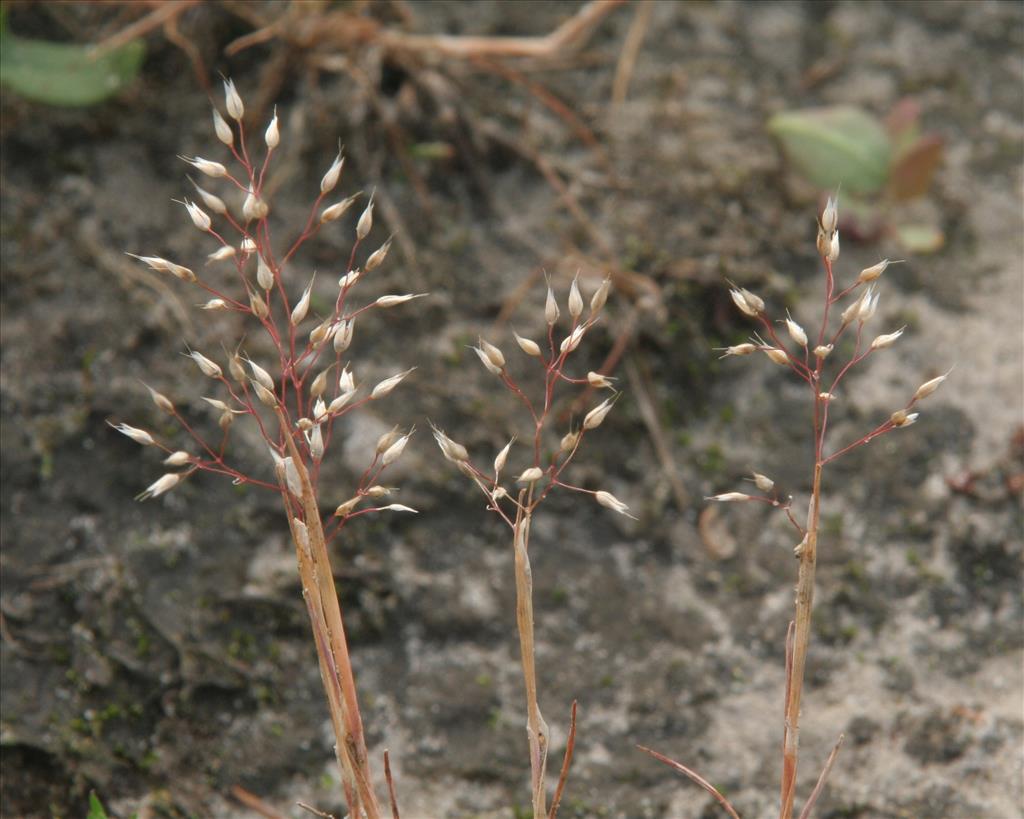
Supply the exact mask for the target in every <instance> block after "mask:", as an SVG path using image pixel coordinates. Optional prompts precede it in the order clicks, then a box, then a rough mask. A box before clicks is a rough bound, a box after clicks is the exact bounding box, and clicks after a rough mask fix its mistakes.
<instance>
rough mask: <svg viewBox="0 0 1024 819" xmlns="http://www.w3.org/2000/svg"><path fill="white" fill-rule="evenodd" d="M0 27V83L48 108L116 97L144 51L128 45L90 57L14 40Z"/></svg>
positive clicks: (88, 49)
mask: <svg viewBox="0 0 1024 819" xmlns="http://www.w3.org/2000/svg"><path fill="white" fill-rule="evenodd" d="M3 22H5V21H0V83H2V84H3V85H5V86H7V87H9V88H11V89H13V90H14V91H17V92H18V93H19V94H21V95H22V96H23V97H26V98H27V99H30V100H34V101H35V102H44V103H47V104H49V105H66V106H84V105H93V104H94V103H97V102H100V101H102V100H104V99H106V98H107V97H109V96H111V95H112V94H116V93H117V92H118V91H120V90H121V89H122V88H123V87H124V86H125V85H127V84H128V83H130V82H131V81H132V80H133V79H135V77H136V75H137V74H138V73H139V67H140V66H141V65H142V58H143V57H144V56H145V53H146V47H145V45H144V44H143V42H142V41H141V40H133V41H132V42H130V43H126V44H125V45H123V46H121V47H120V48H115V49H112V50H110V51H105V52H103V53H102V54H96V53H95V49H94V48H93V46H90V45H75V44H72V43H50V42H46V41H45V40H30V39H27V38H25V37H18V36H17V35H15V34H11V33H9V32H8V31H7V30H6V26H3Z"/></svg>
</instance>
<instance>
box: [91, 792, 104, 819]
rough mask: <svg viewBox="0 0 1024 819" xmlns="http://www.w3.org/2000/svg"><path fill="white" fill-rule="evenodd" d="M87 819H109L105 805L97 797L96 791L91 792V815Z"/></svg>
mask: <svg viewBox="0 0 1024 819" xmlns="http://www.w3.org/2000/svg"><path fill="white" fill-rule="evenodd" d="M85 819H108V817H107V812H106V811H105V810H103V803H102V802H100V798H99V797H98V796H97V795H96V791H89V813H88V815H87V816H86V818H85Z"/></svg>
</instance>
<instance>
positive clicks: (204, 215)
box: [114, 81, 424, 817]
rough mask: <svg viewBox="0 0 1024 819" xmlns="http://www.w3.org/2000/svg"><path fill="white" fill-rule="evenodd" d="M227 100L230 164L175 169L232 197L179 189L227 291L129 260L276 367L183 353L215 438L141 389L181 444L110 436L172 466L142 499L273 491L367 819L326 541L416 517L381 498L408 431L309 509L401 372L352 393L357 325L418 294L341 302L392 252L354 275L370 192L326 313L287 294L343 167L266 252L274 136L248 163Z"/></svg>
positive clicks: (140, 435)
mask: <svg viewBox="0 0 1024 819" xmlns="http://www.w3.org/2000/svg"><path fill="white" fill-rule="evenodd" d="M225 103H226V104H225V108H226V111H227V115H228V116H227V118H225V117H224V116H223V115H221V113H220V112H219V111H217V110H216V109H215V110H214V112H213V124H214V130H215V132H216V135H217V138H218V139H219V140H220V142H221V143H223V145H224V146H225V147H226V148H227V150H228V152H229V153H230V155H231V159H232V160H233V166H232V168H229V167H228V166H225V165H224V164H222V163H220V162H216V161H213V160H209V159H204V158H202V157H182V159H183V160H184V161H185V162H187V163H188V164H189V165H191V166H192V168H193V169H195V170H196V171H197V172H198V173H199V174H201V175H203V176H204V177H206V178H208V179H210V180H214V181H215V182H216V183H217V184H220V185H222V186H223V187H225V188H226V190H227V194H228V196H229V198H231V195H232V194H233V195H234V198H235V199H237V200H238V201H240V203H241V204H240V205H239V206H238V207H237V208H232V207H229V206H228V204H227V203H226V202H225V200H224V199H222V198H221V197H220V196H218V195H217V194H215V193H212V192H210V191H208V190H205V189H204V188H202V187H200V185H198V184H197V183H196V182H195V181H194V180H190V181H192V185H193V187H194V188H195V191H196V194H197V196H198V200H199V201H200V202H201V204H198V203H197V202H195V201H192V200H190V199H184V200H182V202H181V204H182V205H183V206H184V207H185V209H186V211H187V213H188V216H189V218H190V219H191V222H192V224H193V225H194V226H195V227H196V229H198V230H199V231H200V232H201V233H203V234H205V235H206V237H208V238H209V239H212V240H213V241H214V243H215V245H216V248H215V249H214V251H213V252H211V253H210V254H209V256H208V264H215V265H230V267H231V268H233V270H232V271H231V274H230V277H229V278H230V280H233V282H234V284H233V286H227V285H221V284H215V278H214V277H207V276H200V275H197V274H196V273H195V272H193V270H192V269H190V268H188V267H185V266H183V265H180V264H177V263H175V262H171V261H168V260H167V259H163V258H160V257H156V256H135V255H134V254H130V255H133V256H134V257H135V258H137V259H139V260H140V261H141V262H143V263H145V264H146V265H148V266H149V267H150V268H151V269H153V270H156V271H158V272H161V273H168V274H170V275H171V276H174V277H175V278H177V279H180V280H182V281H184V282H186V283H187V284H189V285H191V286H193V287H195V288H198V289H200V290H202V291H204V292H205V298H206V299H207V300H206V301H205V302H204V303H203V304H201V305H200V308H201V309H202V310H205V311H210V312H229V313H232V312H233V313H237V314H241V315H243V316H245V317H246V318H248V319H250V320H251V321H253V322H254V323H255V324H256V325H258V327H259V329H261V330H262V331H263V335H264V336H265V338H266V339H267V340H268V341H269V343H270V345H271V347H272V349H273V351H274V357H275V358H276V361H274V362H273V363H272V364H271V363H270V362H268V361H264V362H263V363H262V364H261V363H258V362H257V360H256V354H255V353H253V354H252V355H250V354H249V352H248V351H247V350H246V349H245V347H244V344H243V342H237V343H236V344H232V345H231V347H232V351H231V352H229V353H227V354H226V365H227V366H226V371H225V368H224V367H222V366H221V364H218V363H217V362H216V361H214V360H213V359H211V358H209V357H207V356H206V355H204V354H202V353H200V352H199V351H197V350H193V349H189V350H188V351H187V353H186V355H187V356H188V357H189V358H190V359H191V360H192V362H193V363H194V364H195V365H196V367H197V368H198V369H199V372H200V373H201V374H202V375H203V376H205V377H206V378H208V379H209V380H210V381H211V382H212V384H213V385H214V387H215V388H216V389H217V390H218V393H219V395H218V396H217V397H204V399H203V400H204V401H206V403H207V404H209V405H210V406H212V407H213V408H214V409H215V410H216V411H217V413H218V417H219V426H220V430H221V433H220V437H219V440H217V441H211V440H208V439H207V438H205V437H204V436H203V435H201V434H200V433H199V432H198V431H197V430H196V428H195V427H194V426H193V425H192V424H191V423H190V422H189V421H188V420H187V419H186V417H185V416H184V415H183V414H182V413H181V412H179V410H178V408H177V407H176V406H175V404H174V403H173V402H172V401H171V400H170V399H169V398H167V397H166V396H165V395H163V394H161V393H159V392H157V391H156V390H155V389H153V388H151V387H147V388H148V389H149V393H150V395H151V397H152V399H153V402H154V403H155V404H156V406H157V407H158V408H159V409H160V410H161V411H163V412H165V413H167V414H168V415H169V416H171V417H172V418H174V420H175V421H177V422H178V424H179V425H180V426H181V428H182V430H183V431H184V433H185V435H186V437H187V438H189V439H191V442H192V445H191V446H189V447H185V448H178V447H176V446H171V445H169V444H166V443H164V442H163V441H161V440H159V439H158V438H157V437H156V436H155V435H154V434H152V433H150V432H147V431H145V430H142V429H138V428H136V427H132V426H129V425H127V424H124V423H121V424H117V425H116V426H114V428H115V429H117V430H118V431H119V432H122V433H124V434H125V435H127V436H128V437H130V438H131V439H132V440H134V441H136V442H137V443H140V444H143V445H145V446H151V447H154V448H157V449H160V450H162V451H163V452H164V453H166V457H165V458H164V463H165V464H166V465H168V466H170V467H172V468H174V469H175V470H176V471H171V472H167V473H166V474H164V475H163V476H161V477H160V478H158V479H157V480H156V481H154V482H153V483H152V484H151V485H150V486H149V487H147V488H146V489H145V491H143V492H142V493H141V494H140V495H139V496H138V497H139V499H146V498H155V497H158V496H160V495H163V494H164V493H166V492H169V491H170V490H172V489H174V488H175V487H176V486H178V485H179V484H180V483H181V482H182V481H183V480H185V479H186V478H188V477H189V476H191V475H193V474H194V473H195V472H197V471H205V472H212V473H216V474H220V475H226V476H228V477H229V478H231V479H232V480H233V481H235V482H236V483H244V484H251V485H254V486H260V487H264V488H266V489H270V490H273V491H275V492H278V493H279V494H280V496H281V498H282V501H283V503H284V507H285V510H286V512H287V514H288V520H289V527H290V531H291V535H292V540H293V541H294V545H295V548H296V554H297V559H298V563H299V573H300V577H301V579H302V583H303V594H304V596H305V598H306V602H307V605H308V608H309V613H310V618H311V621H312V625H313V631H314V637H315V639H316V643H317V650H318V655H319V658H320V665H321V673H322V676H323V682H324V687H325V690H326V693H327V697H328V701H329V704H330V707H331V717H332V722H333V724H334V729H335V735H336V738H337V747H336V751H337V755H338V760H339V763H340V766H341V771H342V778H343V782H344V786H345V790H346V796H347V798H348V803H349V807H350V815H352V816H363V815H366V816H369V817H376V816H378V815H379V808H378V807H377V802H376V797H375V796H374V792H373V788H372V785H371V779H370V773H369V765H368V762H367V759H366V747H365V742H364V739H363V732H362V724H361V720H360V717H359V711H358V704H357V701H356V696H355V685H354V680H353V676H352V671H351V667H350V664H349V661H348V649H347V645H346V643H345V634H344V627H343V624H342V620H341V611H340V606H339V605H338V601H337V594H336V591H335V589H334V581H333V573H332V571H331V567H330V561H329V559H328V555H327V550H326V544H327V543H328V542H329V541H330V540H331V538H333V537H334V536H335V535H337V534H338V532H339V531H340V530H341V529H342V527H344V525H345V524H346V522H348V521H349V520H351V519H352V518H355V517H358V516H360V515H365V514H367V513H371V512H381V511H397V512H414V511H415V510H413V509H410V508H409V507H407V506H403V505H401V504H396V503H388V502H386V499H387V496H388V495H389V494H390V493H391V491H392V490H391V489H390V488H388V487H386V486H384V485H383V484H382V483H381V482H380V481H381V477H382V473H383V472H384V471H385V470H386V469H387V467H388V466H389V465H390V464H392V463H393V462H394V461H395V460H396V459H397V458H398V457H399V456H400V455H401V454H402V451H403V450H404V448H405V446H406V443H407V442H408V440H409V437H410V435H411V434H412V431H411V430H410V431H408V432H404V433H403V432H400V431H399V430H398V429H395V430H392V431H391V432H389V433H387V434H385V435H384V436H382V437H381V439H380V440H379V441H378V442H377V446H376V451H375V454H374V457H373V459H372V462H371V463H370V465H369V466H368V467H367V468H366V470H365V471H364V472H363V474H362V475H361V476H360V478H359V481H358V484H357V486H356V488H355V491H354V492H353V493H352V495H351V497H349V499H348V500H345V501H344V502H342V503H340V504H338V505H337V508H336V509H335V510H334V513H333V515H329V516H327V517H326V519H324V518H322V516H321V512H320V504H319V497H320V492H319V478H320V466H321V463H322V462H323V459H324V455H325V452H326V450H327V448H328V446H329V445H330V443H331V438H332V435H333V432H334V428H335V427H334V425H335V423H336V422H337V421H338V419H340V418H342V417H343V416H345V415H347V414H348V413H350V412H352V411H353V410H355V409H357V408H359V407H362V406H364V405H366V404H368V403H370V402H374V401H378V400H380V399H382V398H384V397H385V396H386V395H388V394H389V393H390V392H391V391H392V390H394V389H395V388H396V387H397V386H398V385H399V384H400V383H401V382H402V381H403V380H404V379H405V378H406V377H407V376H408V375H409V374H410V373H411V372H412V370H411V369H408V370H405V371H404V372H400V373H397V374H395V375H392V376H391V377H389V378H386V379H384V380H383V381H380V382H379V383H377V384H376V385H375V386H373V387H372V388H369V389H366V388H364V387H363V386H362V385H359V384H357V383H356V379H355V376H354V375H353V372H352V369H351V364H350V362H349V361H348V360H347V359H346V352H347V350H348V349H349V346H350V345H351V344H352V340H353V333H354V329H355V324H356V321H357V319H358V318H359V317H360V316H362V315H363V314H365V313H367V312H368V311H370V310H373V309H384V308H391V307H396V306H398V305H401V304H404V303H406V302H408V301H411V300H413V299H415V298H418V297H419V296H421V295H424V294H412V293H408V294H399V295H386V296H381V297H379V298H377V299H376V300H374V301H372V302H370V303H368V304H364V305H362V306H359V307H353V306H352V305H351V294H352V291H353V288H354V287H355V285H356V284H357V283H358V282H359V281H360V279H362V278H363V277H364V276H365V275H366V274H368V273H370V272H371V271H373V270H375V269H376V268H378V267H379V266H380V265H381V264H382V263H383V262H384V260H385V258H386V257H387V254H388V249H389V248H390V245H391V241H390V239H389V240H388V241H386V242H384V244H383V245H381V246H380V247H378V248H376V249H375V250H374V251H373V252H372V253H369V254H368V255H367V256H366V259H365V261H364V262H363V263H362V266H361V267H357V266H356V261H357V259H358V258H359V256H360V251H361V250H362V248H363V245H364V242H365V240H366V239H367V237H368V236H369V234H370V232H371V230H372V228H373V197H372V196H371V197H370V199H369V202H368V203H367V204H366V206H365V208H364V209H363V211H362V213H361V215H360V216H359V218H358V220H357V222H356V229H355V241H354V242H353V244H352V250H351V253H350V255H349V259H348V263H347V264H346V265H345V267H344V268H343V269H342V270H341V276H340V279H339V281H338V289H337V293H336V295H335V297H334V301H333V304H332V305H331V307H330V309H328V310H327V311H326V314H325V315H320V316H315V317H314V309H313V306H312V305H313V299H312V296H313V283H314V279H315V273H314V274H313V275H312V276H311V277H310V278H309V280H308V282H307V283H305V284H304V286H302V285H300V286H299V287H296V286H295V284H294V276H295V271H293V270H291V269H290V268H291V266H292V264H293V258H294V257H295V254H296V253H297V252H298V250H299V249H300V248H301V247H302V246H303V245H304V244H305V243H306V242H307V241H308V240H309V239H311V238H313V237H314V236H315V235H316V234H317V233H318V232H319V231H320V230H321V229H323V228H324V226H326V225H329V224H331V223H333V222H336V221H337V220H339V219H340V218H341V217H342V216H343V215H344V214H345V213H346V211H348V210H349V209H350V208H351V207H352V205H353V204H354V203H355V202H356V201H357V199H358V197H359V194H355V195H352V196H349V197H347V198H344V199H341V200H340V201H337V202H335V203H333V204H327V201H328V198H329V197H330V196H331V194H332V192H333V191H334V189H335V188H336V187H337V185H338V182H339V180H340V178H341V172H342V168H343V165H344V158H343V157H342V155H341V154H340V152H339V154H338V156H337V157H336V158H335V160H334V161H333V163H332V164H331V166H330V167H329V168H328V170H327V172H326V173H325V174H324V176H323V178H322V179H321V182H320V191H319V195H318V196H317V197H316V200H315V202H314V203H313V206H312V208H311V209H310V212H309V216H308V218H307V219H306V223H305V226H304V227H303V228H302V229H301V231H299V233H298V235H297V236H296V237H294V238H293V239H292V240H291V242H290V243H289V244H288V245H287V246H286V249H285V250H284V251H283V252H282V253H278V252H275V250H274V243H273V241H272V238H271V225H270V222H269V221H268V215H269V212H270V207H269V204H268V203H267V201H266V199H265V196H264V182H265V180H266V177H267V169H268V168H269V166H270V163H271V159H272V158H273V156H274V152H275V149H276V148H277V147H278V145H279V144H280V140H281V136H280V131H279V127H278V118H277V113H276V112H275V113H274V117H273V119H272V120H271V121H270V124H269V125H268V127H267V129H266V131H265V132H264V135H263V147H264V150H263V151H262V152H261V153H262V157H257V156H256V155H255V154H253V153H250V148H251V146H249V145H247V143H246V138H245V128H244V125H243V115H244V107H243V103H242V99H241V97H240V96H239V94H238V92H237V91H236V90H235V86H234V84H233V83H232V82H230V81H227V82H225ZM211 214H212V215H211ZM296 291H298V297H297V298H296ZM304 325H312V326H311V327H309V328H307V327H306V326H304ZM264 365H266V366H264ZM272 373H274V374H272ZM236 418H247V419H249V420H250V421H251V422H252V423H254V424H255V425H256V427H257V429H258V431H259V434H260V435H261V436H262V438H263V440H264V442H265V443H266V445H267V447H268V448H269V452H270V459H269V461H268V466H270V467H272V473H271V474H272V477H263V478H261V477H258V476H254V475H249V474H247V473H244V472H242V471H241V470H240V469H239V468H237V467H236V466H234V465H233V464H232V462H231V461H229V459H228V454H227V453H228V442H229V438H230V433H231V428H232V425H233V423H234V422H235V420H236ZM268 471H269V470H268Z"/></svg>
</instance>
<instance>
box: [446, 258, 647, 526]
mask: <svg viewBox="0 0 1024 819" xmlns="http://www.w3.org/2000/svg"><path fill="white" fill-rule="evenodd" d="M610 288H611V281H610V280H609V279H605V280H604V281H602V282H601V284H600V285H599V286H598V288H597V289H596V290H595V292H594V293H593V294H592V296H591V299H590V309H589V312H588V313H587V315H586V317H584V313H585V311H586V309H587V308H586V303H585V301H584V298H583V293H582V291H581V289H580V284H579V277H578V276H577V277H575V278H574V279H573V281H572V284H571V286H570V288H569V295H568V299H567V302H566V312H567V313H568V315H569V317H570V319H571V323H570V326H569V328H568V331H567V332H566V333H565V335H563V336H560V337H559V335H558V333H557V331H556V325H557V324H558V321H559V319H560V317H561V315H562V311H561V309H560V307H559V304H558V299H557V298H556V296H555V292H554V290H553V289H552V288H551V286H550V285H549V286H548V289H547V293H546V296H545V300H544V311H543V318H544V323H545V324H546V326H547V331H548V332H547V344H546V347H547V350H546V351H545V350H544V348H543V347H542V345H541V343H538V342H537V341H534V340H533V339H531V338H526V337H524V336H521V335H519V333H515V332H514V333H513V334H512V335H513V338H514V339H515V342H516V345H517V346H518V348H519V350H520V351H521V352H522V353H524V354H525V355H526V356H527V358H528V365H529V366H530V367H531V368H532V369H534V370H536V371H538V372H539V374H540V375H541V376H542V378H541V385H542V390H543V393H542V398H543V400H542V401H538V402H536V403H535V402H534V401H533V400H531V399H530V398H529V397H528V396H527V393H526V391H525V389H524V388H521V387H520V385H519V383H517V381H516V380H515V379H514V378H513V376H512V374H511V372H510V368H509V362H508V361H507V360H506V357H505V353H504V352H503V351H502V350H501V349H500V348H499V347H498V346H497V345H495V344H493V343H492V342H490V341H488V340H487V339H485V338H483V337H481V338H480V339H479V340H478V342H477V344H476V345H475V346H473V347H471V348H470V349H472V350H473V352H474V353H475V354H476V357H477V359H478V360H479V362H480V364H481V365H482V366H483V368H484V369H485V370H486V371H487V372H488V373H490V374H491V375H493V376H495V377H496V378H497V379H498V380H499V381H500V382H501V383H502V385H503V386H504V387H505V388H506V389H507V390H508V391H509V392H510V393H512V395H513V396H515V397H516V398H517V399H518V400H519V401H520V402H522V403H524V404H525V405H526V407H527V409H528V411H529V413H530V415H531V417H532V420H533V425H532V426H533V429H532V434H531V435H530V436H528V437H529V440H531V441H532V444H533V445H532V447H531V449H530V450H529V452H528V453H527V455H526V456H525V457H526V459H527V463H526V465H525V466H523V467H522V468H521V469H520V470H519V471H518V472H517V473H508V474H506V472H505V469H506V466H507V464H508V460H509V454H510V451H511V449H512V444H513V443H514V441H515V438H513V439H512V440H511V441H509V442H508V443H507V444H505V446H504V447H503V448H502V449H501V451H500V452H498V454H497V456H496V457H495V458H494V464H493V467H494V468H493V471H490V470H484V469H480V468H477V467H476V466H474V465H473V462H472V461H471V460H470V456H469V453H468V451H467V450H466V447H464V446H463V445H462V444H460V443H458V442H456V441H454V440H452V439H451V438H450V437H449V436H448V435H447V434H446V433H445V432H443V431H442V430H440V429H439V428H437V427H434V428H433V432H434V440H435V441H436V442H437V445H438V447H439V448H440V449H441V454H442V455H443V456H444V457H445V458H446V459H447V460H448V461H451V462H452V463H454V464H455V465H456V466H457V467H458V468H459V470H460V471H461V472H462V473H463V474H465V475H466V476H468V477H469V478H470V479H471V480H472V481H473V482H474V483H475V484H476V485H477V486H478V487H479V488H480V490H481V491H482V492H483V493H484V495H485V496H486V497H487V499H488V503H489V507H490V508H491V509H492V510H493V511H495V512H497V513H498V514H499V515H500V516H501V517H502V518H503V519H504V520H505V521H506V522H508V523H509V524H510V525H512V522H513V521H514V519H515V518H516V517H517V514H521V513H524V512H527V511H528V512H532V511H533V509H535V508H536V506H537V504H539V503H540V502H541V501H542V500H543V499H544V498H545V497H546V496H547V495H548V493H549V492H550V491H551V490H552V489H554V488H555V487H562V488H564V489H567V490H571V491H576V492H580V493H584V494H588V495H592V496H593V497H594V499H595V500H596V501H597V502H598V503H599V504H600V505H601V506H604V507H606V508H608V509H611V510H613V511H615V512H618V513H619V514H623V515H626V516H628V517H632V515H631V514H630V512H629V507H627V506H626V504H625V503H623V502H622V501H620V500H618V499H617V498H615V497H614V496H613V495H612V494H611V493H609V492H605V491H603V490H591V489H584V488H583V487H579V486H574V485H572V484H570V483H567V482H566V481H565V480H564V478H563V473H564V471H565V469H566V467H568V466H569V464H570V462H571V461H572V460H573V458H574V457H575V455H576V453H577V451H578V450H579V447H580V444H581V442H582V440H583V437H584V436H585V435H586V434H587V433H589V432H592V431H593V430H596V429H597V428H598V427H599V426H601V424H602V423H603V422H604V420H605V418H607V417H608V415H609V413H610V412H611V411H612V408H613V407H614V405H615V402H616V400H617V399H618V395H619V394H618V393H616V394H614V395H612V396H611V397H609V398H606V399H604V400H603V401H600V402H599V403H597V404H596V405H595V406H594V407H593V408H592V409H590V410H589V411H587V412H586V413H585V414H584V416H583V419H582V421H581V422H580V423H579V425H578V426H577V427H576V428H574V429H573V428H570V429H569V430H568V431H566V432H564V433H562V434H561V435H560V438H559V439H558V440H560V444H559V446H558V447H557V449H555V450H554V454H552V455H550V456H546V455H545V446H544V444H543V439H544V436H545V435H546V434H547V432H548V427H549V426H550V424H551V422H552V421H553V420H554V419H553V417H552V416H553V414H554V413H553V401H554V400H555V390H556V387H557V386H559V385H569V386H576V387H580V388H583V389H610V390H614V379H612V378H610V377H609V376H607V375H604V374H602V373H598V372H594V371H590V372H587V373H586V374H584V375H581V376H573V375H570V374H569V372H568V366H569V362H570V358H571V356H572V354H573V353H574V352H575V351H576V350H577V349H578V348H579V346H580V343H581V342H582V341H583V339H584V338H585V336H586V334H587V332H588V331H589V330H590V329H591V328H592V327H593V326H594V324H595V323H596V322H597V321H598V318H599V316H600V314H601V311H602V309H603V308H604V305H605V303H606V301H607V300H608V293H609V290H610Z"/></svg>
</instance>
